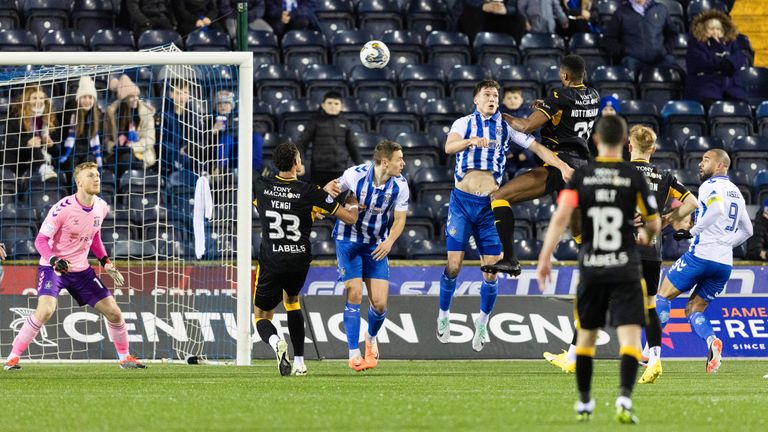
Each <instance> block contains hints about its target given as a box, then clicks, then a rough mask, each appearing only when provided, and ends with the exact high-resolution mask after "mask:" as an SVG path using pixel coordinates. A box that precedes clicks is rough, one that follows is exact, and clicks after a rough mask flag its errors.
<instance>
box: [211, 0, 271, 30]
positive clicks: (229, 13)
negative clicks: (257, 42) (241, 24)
mask: <svg viewBox="0 0 768 432" xmlns="http://www.w3.org/2000/svg"><path fill="white" fill-rule="evenodd" d="M238 3H240V2H239V1H238V0H219V14H220V16H221V17H224V26H225V27H226V28H227V33H229V37H230V38H232V39H233V40H234V39H235V38H236V37H237V4H238ZM246 3H248V30H264V31H268V32H271V31H272V26H270V25H269V23H267V22H266V21H265V20H264V9H265V6H264V0H248V1H247V2H246Z"/></svg>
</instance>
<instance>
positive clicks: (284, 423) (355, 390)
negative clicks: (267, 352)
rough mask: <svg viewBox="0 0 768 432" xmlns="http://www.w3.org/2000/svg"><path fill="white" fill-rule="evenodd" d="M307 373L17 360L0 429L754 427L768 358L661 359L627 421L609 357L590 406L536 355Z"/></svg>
mask: <svg viewBox="0 0 768 432" xmlns="http://www.w3.org/2000/svg"><path fill="white" fill-rule="evenodd" d="M308 367H309V372H310V375H309V376H306V377H280V376H278V374H277V368H276V366H275V363H274V362H272V361H269V362H267V361H258V362H255V363H254V366H253V367H246V368H238V367H232V366H187V365H168V364H151V365H150V367H149V369H146V370H143V371H141V370H120V369H118V368H117V365H112V364H103V363H100V364H90V365H89V364H55V365H51V364H38V363H27V364H25V365H24V369H23V370H21V371H13V372H5V373H3V374H2V377H1V378H0V390H1V391H2V394H3V396H4V397H3V400H4V402H3V407H2V409H0V425H2V426H0V428H2V430H4V431H43V430H50V431H271V430H279V431H315V430H328V431H346V430H350V431H351V430H372V431H383V430H392V431H405V430H412V431H426V430H436V431H470V430H472V431H474V430H477V431H491V430H493V431H496V430H498V431H511V430H517V431H553V432H555V431H566V430H583V431H603V430H604V431H609V430H610V431H615V430H620V429H621V428H629V429H631V430H637V431H640V430H648V431H651V430H652V431H655V432H659V431H707V430H716V431H738V430H743V431H765V430H768V379H763V375H765V374H766V373H768V362H765V361H728V360H727V359H725V361H724V363H723V366H722V368H721V372H720V373H718V374H716V375H712V376H707V374H706V373H705V372H704V360H703V359H702V360H700V361H695V362H694V361H666V362H665V363H664V374H663V375H662V376H661V378H660V379H659V381H658V383H657V384H653V385H638V386H637V387H636V390H635V397H634V401H635V410H636V412H637V415H638V417H639V418H640V425H638V426H622V425H619V424H617V423H616V422H615V421H614V419H613V412H614V409H613V402H614V399H615V397H616V389H617V386H618V375H617V368H618V362H617V361H608V360H606V361H598V362H596V365H595V378H594V379H593V395H594V398H595V399H596V400H597V409H596V411H595V416H594V417H593V419H592V421H591V422H590V423H589V424H579V423H576V421H575V415H574V414H573V410H572V407H573V403H574V401H575V400H576V389H575V386H576V384H575V378H574V376H573V375H566V374H564V373H562V372H560V371H558V370H556V369H555V368H553V367H552V366H550V365H548V364H547V363H545V362H544V361H543V360H542V361H382V362H381V363H379V367H378V368H376V369H375V370H371V371H368V372H364V373H360V374H356V373H354V372H352V371H351V370H348V369H347V366H346V363H345V362H338V361H323V362H315V361H313V362H308Z"/></svg>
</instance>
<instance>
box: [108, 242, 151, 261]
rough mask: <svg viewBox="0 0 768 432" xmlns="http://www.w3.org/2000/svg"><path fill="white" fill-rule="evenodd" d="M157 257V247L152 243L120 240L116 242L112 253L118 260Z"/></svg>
mask: <svg viewBox="0 0 768 432" xmlns="http://www.w3.org/2000/svg"><path fill="white" fill-rule="evenodd" d="M154 255H155V245H154V242H151V241H146V242H142V241H137V240H118V241H116V242H114V246H113V249H112V253H110V256H113V257H115V258H118V259H127V258H141V257H151V256H154Z"/></svg>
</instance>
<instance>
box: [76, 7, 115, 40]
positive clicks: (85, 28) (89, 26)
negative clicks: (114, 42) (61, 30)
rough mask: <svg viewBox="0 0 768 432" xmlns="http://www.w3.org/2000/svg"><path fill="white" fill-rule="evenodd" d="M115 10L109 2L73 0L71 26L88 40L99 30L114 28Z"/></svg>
mask: <svg viewBox="0 0 768 432" xmlns="http://www.w3.org/2000/svg"><path fill="white" fill-rule="evenodd" d="M115 15H116V14H115V10H114V8H113V5H112V1H111V0H75V1H74V3H73V4H72V25H73V27H75V28H76V29H78V30H80V31H81V32H83V34H84V35H85V37H86V38H88V39H90V37H91V36H93V35H94V34H95V33H96V32H97V31H99V30H110V29H113V28H114V27H115Z"/></svg>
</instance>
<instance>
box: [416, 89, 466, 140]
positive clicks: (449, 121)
mask: <svg viewBox="0 0 768 432" xmlns="http://www.w3.org/2000/svg"><path fill="white" fill-rule="evenodd" d="M421 114H422V119H423V120H424V132H427V133H428V134H429V135H430V136H433V137H435V138H436V139H437V141H438V142H440V143H444V142H445V138H446V137H447V135H448V132H449V131H450V130H451V125H453V122H454V121H456V119H458V118H459V117H461V116H463V115H464V114H463V112H462V109H461V108H460V107H459V105H458V104H457V103H456V101H455V100H454V99H430V100H428V101H427V102H426V103H425V104H424V105H423V106H422V109H421Z"/></svg>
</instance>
